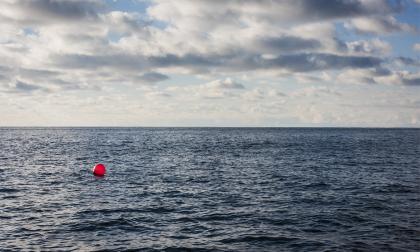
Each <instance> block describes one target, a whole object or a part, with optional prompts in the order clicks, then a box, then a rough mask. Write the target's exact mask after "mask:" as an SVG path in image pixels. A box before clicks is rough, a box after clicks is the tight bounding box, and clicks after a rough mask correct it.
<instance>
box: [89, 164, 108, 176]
mask: <svg viewBox="0 0 420 252" xmlns="http://www.w3.org/2000/svg"><path fill="white" fill-rule="evenodd" d="M92 171H93V175H95V176H101V177H102V176H104V175H105V172H106V169H105V165H103V164H96V165H95V166H94V167H93V170H92Z"/></svg>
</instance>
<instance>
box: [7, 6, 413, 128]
mask: <svg viewBox="0 0 420 252" xmlns="http://www.w3.org/2000/svg"><path fill="white" fill-rule="evenodd" d="M419 13H420V0H401V1H397V0H395V1H391V0H389V1H387V0H278V1H275V0H258V1H257V0H223V1H222V0H176V1H169V0H150V1H145V0H131V1H130V0H126V1H112V0H110V1H95V0H88V1H81V0H80V1H78V0H71V1H58V0H33V1H29V0H26V1H20V0H3V1H0V59H1V60H0V126H162V127H168V126H228V127H229V126H231V127H237V126H243V127H259V126H262V127H295V126H298V127H312V126H313V127H324V126H326V127H420V71H419V68H420V14H419Z"/></svg>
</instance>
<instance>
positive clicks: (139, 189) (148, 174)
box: [0, 128, 420, 251]
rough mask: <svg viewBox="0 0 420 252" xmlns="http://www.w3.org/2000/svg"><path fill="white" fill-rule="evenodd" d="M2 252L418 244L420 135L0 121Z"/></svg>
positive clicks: (413, 247)
mask: <svg viewBox="0 0 420 252" xmlns="http://www.w3.org/2000/svg"><path fill="white" fill-rule="evenodd" d="M97 163H103V164H104V165H105V166H106V167H107V174H106V176H104V177H95V176H93V174H92V167H93V166H94V165H95V164H97ZM0 251H420V129H379V128H0Z"/></svg>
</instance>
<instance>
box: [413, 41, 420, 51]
mask: <svg viewBox="0 0 420 252" xmlns="http://www.w3.org/2000/svg"><path fill="white" fill-rule="evenodd" d="M413 50H414V51H417V52H420V43H416V44H414V45H413Z"/></svg>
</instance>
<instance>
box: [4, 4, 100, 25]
mask: <svg viewBox="0 0 420 252" xmlns="http://www.w3.org/2000/svg"><path fill="white" fill-rule="evenodd" d="M102 7H103V4H102V3H101V2H99V1H92V0H88V1H79V0H72V1H57V0H34V1H26V0H17V1H2V3H1V4H0V9H1V10H2V11H1V10H0V19H5V20H12V21H14V22H18V23H22V24H26V25H35V24H40V23H42V24H49V23H51V22H52V21H53V20H54V21H55V22H57V21H61V22H69V21H70V22H80V21H82V20H85V19H96V18H97V17H98V12H99V10H100V9H101V8H102Z"/></svg>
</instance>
